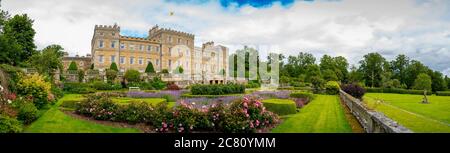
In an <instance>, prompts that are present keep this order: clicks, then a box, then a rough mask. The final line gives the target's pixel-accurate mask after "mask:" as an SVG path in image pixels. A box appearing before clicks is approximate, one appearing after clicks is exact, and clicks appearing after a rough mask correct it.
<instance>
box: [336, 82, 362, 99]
mask: <svg viewBox="0 0 450 153" xmlns="http://www.w3.org/2000/svg"><path fill="white" fill-rule="evenodd" d="M341 89H342V90H343V91H344V92H346V93H348V94H349V95H351V96H353V97H355V98H358V99H361V98H362V97H363V96H364V94H365V93H366V90H365V89H364V88H363V87H361V86H359V85H358V84H344V85H342V86H341Z"/></svg>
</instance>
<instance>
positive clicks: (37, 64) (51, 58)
mask: <svg viewBox="0 0 450 153" xmlns="http://www.w3.org/2000/svg"><path fill="white" fill-rule="evenodd" d="M63 50H64V48H62V47H61V46H60V45H50V46H47V47H45V48H44V49H43V50H42V51H39V52H37V53H36V54H34V55H33V56H32V57H30V61H29V63H30V65H31V66H32V67H34V68H36V69H37V70H38V71H39V73H41V74H47V75H50V76H51V75H52V74H53V72H55V71H56V70H57V69H60V70H62V68H63V64H62V57H63V56H64V52H63Z"/></svg>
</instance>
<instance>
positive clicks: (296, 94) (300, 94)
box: [289, 92, 316, 101]
mask: <svg viewBox="0 0 450 153" xmlns="http://www.w3.org/2000/svg"><path fill="white" fill-rule="evenodd" d="M289 96H290V97H292V98H306V99H309V100H310V101H311V100H313V99H314V98H316V95H314V94H313V93H309V92H293V93H291V94H290V95H289Z"/></svg>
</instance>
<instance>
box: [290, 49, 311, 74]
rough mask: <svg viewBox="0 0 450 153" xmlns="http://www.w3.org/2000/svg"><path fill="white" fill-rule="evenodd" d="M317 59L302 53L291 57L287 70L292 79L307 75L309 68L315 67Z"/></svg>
mask: <svg viewBox="0 0 450 153" xmlns="http://www.w3.org/2000/svg"><path fill="white" fill-rule="evenodd" d="M315 62H316V58H315V57H314V56H313V55H312V54H310V53H304V52H300V53H299V54H298V55H297V56H289V57H288V64H286V69H287V71H288V74H289V75H290V76H291V77H298V76H299V75H300V74H305V72H306V71H307V68H308V66H310V65H314V64H315Z"/></svg>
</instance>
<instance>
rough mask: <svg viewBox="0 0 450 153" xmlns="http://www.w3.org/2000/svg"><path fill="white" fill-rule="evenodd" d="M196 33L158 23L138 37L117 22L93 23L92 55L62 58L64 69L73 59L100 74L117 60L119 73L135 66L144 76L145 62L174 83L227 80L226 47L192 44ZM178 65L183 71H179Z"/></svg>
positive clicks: (206, 43) (212, 82) (81, 65)
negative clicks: (124, 33) (122, 30)
mask: <svg viewBox="0 0 450 153" xmlns="http://www.w3.org/2000/svg"><path fill="white" fill-rule="evenodd" d="M194 41H195V35H193V34H190V33H186V32H181V31H176V30H172V29H166V28H160V27H159V26H158V25H156V26H154V27H152V28H150V29H149V31H148V37H146V38H138V37H130V36H122V35H120V27H119V26H118V25H112V26H107V25H96V26H95V28H94V34H93V36H92V41H91V54H88V55H87V56H82V57H80V56H78V55H77V56H75V57H69V56H68V54H66V56H65V57H64V60H63V62H64V69H65V70H67V68H68V66H69V65H70V63H71V62H72V61H75V62H76V63H77V65H78V68H83V69H85V70H87V69H89V68H91V65H93V67H94V69H95V70H97V71H98V73H99V75H100V76H104V75H102V74H104V73H105V70H106V69H108V68H109V67H110V65H111V63H113V62H114V63H116V65H117V67H118V69H119V76H120V75H123V73H124V72H125V71H127V70H128V69H135V70H138V71H139V72H141V73H142V75H143V76H144V77H145V76H147V75H149V74H146V73H144V72H145V69H146V67H147V65H148V63H150V62H151V63H152V64H153V67H154V69H155V71H156V72H162V71H168V72H169V73H165V74H162V77H161V78H162V79H163V80H164V81H168V82H176V83H181V84H183V83H187V84H190V83H210V84H218V83H225V82H227V79H226V77H225V76H226V74H224V73H226V72H227V71H226V70H228V52H229V51H228V48H227V47H224V46H221V45H215V44H214V42H205V43H204V44H203V45H202V46H201V47H196V46H195V45H194ZM179 67H181V68H182V69H183V70H184V71H183V72H182V73H180V72H179V71H178V70H179Z"/></svg>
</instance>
